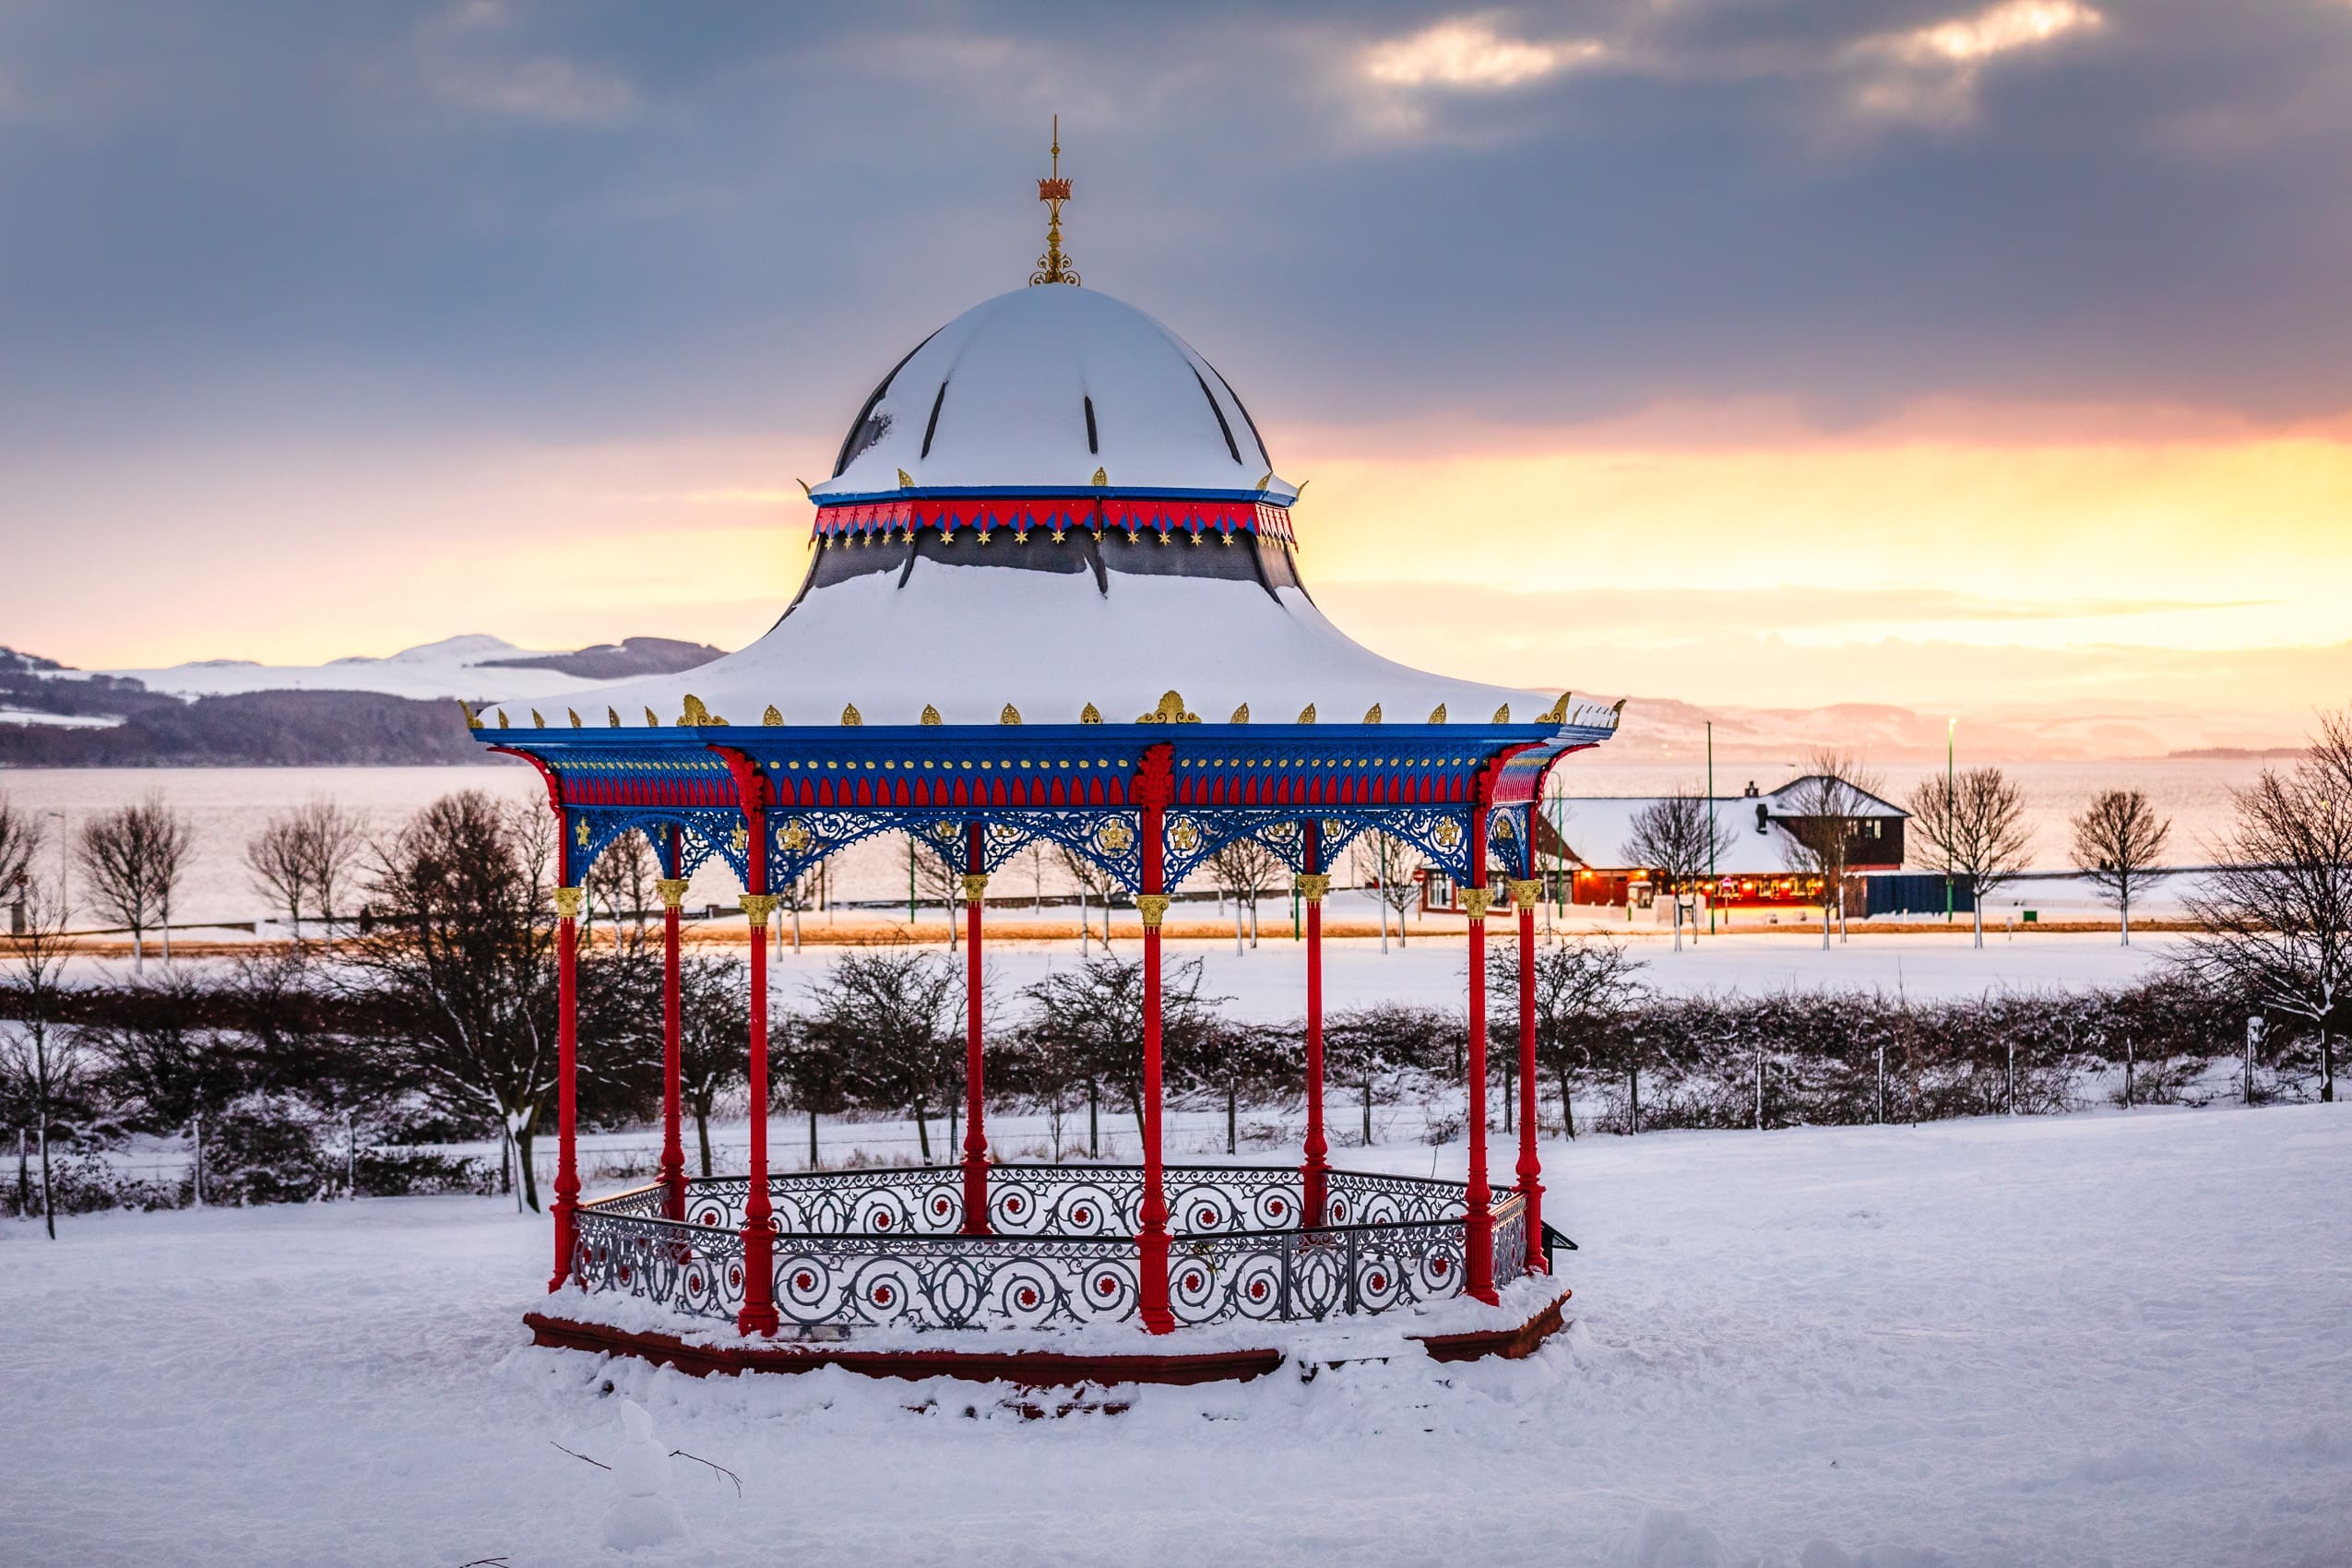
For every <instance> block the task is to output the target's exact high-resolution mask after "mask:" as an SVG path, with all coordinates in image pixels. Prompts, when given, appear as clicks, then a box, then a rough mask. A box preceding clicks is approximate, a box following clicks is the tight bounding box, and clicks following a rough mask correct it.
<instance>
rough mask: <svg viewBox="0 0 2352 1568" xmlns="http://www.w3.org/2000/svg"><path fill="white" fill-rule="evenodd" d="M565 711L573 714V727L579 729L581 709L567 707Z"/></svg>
mask: <svg viewBox="0 0 2352 1568" xmlns="http://www.w3.org/2000/svg"><path fill="white" fill-rule="evenodd" d="M564 712H565V713H567V714H570V715H571V717H572V728H573V729H575V730H576V729H578V728H579V727H580V710H579V709H578V708H576V707H567V708H565V709H564Z"/></svg>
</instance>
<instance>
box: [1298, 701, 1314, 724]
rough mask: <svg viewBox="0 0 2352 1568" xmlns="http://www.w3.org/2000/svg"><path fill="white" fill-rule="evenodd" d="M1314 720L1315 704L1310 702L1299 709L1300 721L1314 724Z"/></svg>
mask: <svg viewBox="0 0 2352 1568" xmlns="http://www.w3.org/2000/svg"><path fill="white" fill-rule="evenodd" d="M1314 721H1315V705H1314V704H1313V703H1309V704H1307V706H1306V707H1302V708H1301V709H1300V710H1299V722H1300V723H1301V724H1313V722H1314Z"/></svg>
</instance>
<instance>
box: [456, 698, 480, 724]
mask: <svg viewBox="0 0 2352 1568" xmlns="http://www.w3.org/2000/svg"><path fill="white" fill-rule="evenodd" d="M457 710H458V711H459V712H460V713H463V714H464V715H465V716H466V728H467V729H469V730H479V729H481V719H480V718H478V717H477V716H476V715H475V713H474V710H473V707H472V705H470V704H469V703H468V702H467V701H466V699H465V698H463V697H459V698H458V699H457Z"/></svg>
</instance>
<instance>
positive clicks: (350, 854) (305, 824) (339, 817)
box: [245, 797, 365, 952]
mask: <svg viewBox="0 0 2352 1568" xmlns="http://www.w3.org/2000/svg"><path fill="white" fill-rule="evenodd" d="M364 846H365V835H364V833H363V831H362V827H361V824H360V819H359V817H358V816H357V815H356V814H353V813H350V812H348V811H345V810H344V809H343V808H342V807H341V806H339V805H338V804H336V803H335V802H333V801H330V800H327V799H324V798H318V797H314V798H313V799H312V800H311V801H309V802H307V803H305V804H303V805H299V806H296V807H295V808H293V809H292V810H291V811H286V812H280V813H279V814H276V815H274V816H272V817H271V818H270V819H269V820H268V821H267V822H266V823H264V824H263V825H262V828H261V831H260V832H258V833H256V834H255V835H254V836H253V837H252V838H251V839H250V840H248V841H247V843H246V845H245V870H246V871H247V873H250V875H251V877H252V880H253V885H254V890H255V892H257V893H259V894H261V895H262V896H263V897H266V898H268V899H269V900H270V901H271V903H272V905H273V906H274V907H275V908H277V909H283V910H285V911H286V919H287V921H288V923H289V924H290V925H291V927H292V929H293V933H294V949H295V951H296V952H300V951H301V950H302V944H303V913H304V911H309V912H311V913H314V914H317V915H319V916H321V917H322V918H324V919H325V920H326V921H327V922H328V931H329V933H330V934H331V933H332V932H333V920H334V914H335V901H336V898H337V897H338V896H339V895H342V894H344V893H345V891H346V890H347V889H348V887H349V885H350V881H351V878H352V876H353V874H354V873H355V871H356V868H357V867H358V865H359V861H360V855H361V852H362V849H363V848H364Z"/></svg>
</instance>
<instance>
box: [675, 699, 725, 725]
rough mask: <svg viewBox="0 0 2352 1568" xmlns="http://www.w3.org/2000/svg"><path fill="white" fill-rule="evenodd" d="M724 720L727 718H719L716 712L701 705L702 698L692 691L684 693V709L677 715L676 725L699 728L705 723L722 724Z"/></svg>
mask: <svg viewBox="0 0 2352 1568" xmlns="http://www.w3.org/2000/svg"><path fill="white" fill-rule="evenodd" d="M726 722H727V720H725V719H721V718H720V717H719V715H718V714H715V713H713V712H711V711H710V709H708V708H707V707H704V706H703V701H702V698H700V697H698V696H696V695H695V694H694V693H692V692H688V693H687V694H686V711H685V712H683V713H682V714H680V715H679V716H678V727H679V728H680V729H682V730H688V729H691V730H699V729H701V728H703V727H704V726H706V725H713V724H716V725H724V724H725V723H726Z"/></svg>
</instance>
